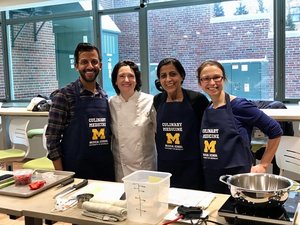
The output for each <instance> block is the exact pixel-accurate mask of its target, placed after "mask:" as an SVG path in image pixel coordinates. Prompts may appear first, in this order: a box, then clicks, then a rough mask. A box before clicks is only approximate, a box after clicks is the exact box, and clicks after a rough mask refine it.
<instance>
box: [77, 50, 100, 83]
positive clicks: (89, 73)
mask: <svg viewBox="0 0 300 225" xmlns="http://www.w3.org/2000/svg"><path fill="white" fill-rule="evenodd" d="M101 66H102V65H101V62H100V60H99V55H98V53H97V51H96V50H93V51H85V52H81V53H80V54H79V58H78V63H76V64H75V67H76V69H77V71H78V72H79V74H80V80H81V81H82V82H83V83H93V82H95V80H96V78H97V76H98V74H99V71H100V69H101Z"/></svg>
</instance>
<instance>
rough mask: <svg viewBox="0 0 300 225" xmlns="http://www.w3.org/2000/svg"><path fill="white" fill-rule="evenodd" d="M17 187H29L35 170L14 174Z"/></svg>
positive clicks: (23, 170)
mask: <svg viewBox="0 0 300 225" xmlns="http://www.w3.org/2000/svg"><path fill="white" fill-rule="evenodd" d="M13 174H14V180H15V185H16V186H22V185H27V184H30V183H31V177H32V174H33V170H31V169H20V170H15V171H14V172H13Z"/></svg>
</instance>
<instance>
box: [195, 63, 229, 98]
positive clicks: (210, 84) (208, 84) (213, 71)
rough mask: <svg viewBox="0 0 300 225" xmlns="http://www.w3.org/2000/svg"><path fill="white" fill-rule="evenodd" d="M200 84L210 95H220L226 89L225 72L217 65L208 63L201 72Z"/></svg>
mask: <svg viewBox="0 0 300 225" xmlns="http://www.w3.org/2000/svg"><path fill="white" fill-rule="evenodd" d="M198 76H199V78H200V79H199V85H200V87H201V88H202V90H203V91H205V92H206V93H207V94H208V95H209V96H210V97H213V96H219V95H220V94H221V93H222V92H223V90H224V74H223V71H222V70H221V69H220V68H219V67H218V66H216V65H209V64H208V65H206V66H205V67H204V68H203V69H202V70H201V72H200V74H199V75H198Z"/></svg>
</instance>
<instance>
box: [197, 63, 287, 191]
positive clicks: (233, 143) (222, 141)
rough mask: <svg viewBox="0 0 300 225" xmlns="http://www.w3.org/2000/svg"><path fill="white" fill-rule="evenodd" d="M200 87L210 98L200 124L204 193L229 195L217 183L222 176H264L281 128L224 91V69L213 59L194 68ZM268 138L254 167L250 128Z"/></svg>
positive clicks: (255, 108)
mask: <svg viewBox="0 0 300 225" xmlns="http://www.w3.org/2000/svg"><path fill="white" fill-rule="evenodd" d="M197 78H198V83H199V86H200V87H201V88H202V90H203V91H204V92H206V93H207V94H208V95H209V96H210V98H211V104H210V105H209V106H208V107H207V109H206V110H205V112H204V115H203V119H202V124H201V138H200V139H201V141H200V143H201V150H202V159H203V166H204V178H205V190H206V191H212V192H218V193H229V189H228V187H227V186H226V185H224V184H222V183H221V182H220V181H219V177H220V176H221V175H225V174H230V175H234V174H239V173H249V172H254V173H265V172H266V171H267V168H268V166H269V165H270V164H271V161H272V159H273V157H274V155H275V152H276V150H277V147H278V144H279V141H280V136H281V135H282V129H281V127H280V125H279V123H278V122H276V121H275V120H273V119H272V118H270V117H269V116H267V115H266V114H265V113H263V112H262V111H261V110H259V109H258V108H257V107H256V106H255V105H254V104H253V103H251V102H250V101H248V100H246V99H245V98H239V97H236V96H232V95H229V94H227V93H226V92H225V91H224V84H225V81H226V74H225V70H224V68H223V66H222V65H221V64H220V63H219V62H217V61H213V60H208V61H205V62H203V63H202V64H201V65H200V66H199V67H198V69H197ZM254 126H255V127H258V128H259V129H260V130H261V131H262V132H264V133H265V134H266V135H267V136H268V137H269V140H268V143H267V147H266V151H265V153H264V155H263V157H262V159H261V161H260V163H259V164H258V165H256V166H253V165H252V164H253V157H252V153H251V150H250V146H251V145H250V142H251V133H252V129H253V127H254Z"/></svg>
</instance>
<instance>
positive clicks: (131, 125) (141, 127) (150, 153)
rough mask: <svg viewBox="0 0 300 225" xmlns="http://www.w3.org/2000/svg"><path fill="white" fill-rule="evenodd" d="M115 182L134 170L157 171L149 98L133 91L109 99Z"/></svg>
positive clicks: (147, 95) (144, 94) (153, 125)
mask: <svg viewBox="0 0 300 225" xmlns="http://www.w3.org/2000/svg"><path fill="white" fill-rule="evenodd" d="M109 107H110V113H111V118H112V123H111V128H112V133H113V135H112V152H113V155H114V160H115V173H116V181H118V182H121V181H122V178H123V177H124V176H127V175H129V174H130V173H132V172H134V171H136V170H142V169H143V170H157V153H156V146H155V126H156V125H155V123H156V121H155V115H154V113H155V112H154V111H155V110H154V107H153V96H152V95H149V94H146V93H143V92H138V91H135V93H134V94H133V95H132V96H131V97H130V98H129V99H128V101H127V102H126V101H125V100H124V98H123V97H122V96H121V95H117V96H113V97H112V98H110V99H109Z"/></svg>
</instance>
